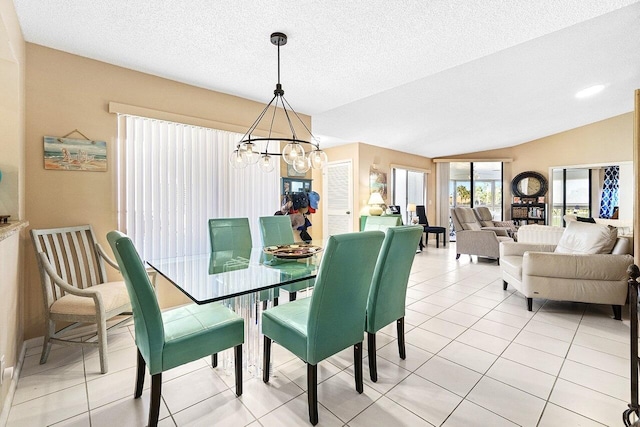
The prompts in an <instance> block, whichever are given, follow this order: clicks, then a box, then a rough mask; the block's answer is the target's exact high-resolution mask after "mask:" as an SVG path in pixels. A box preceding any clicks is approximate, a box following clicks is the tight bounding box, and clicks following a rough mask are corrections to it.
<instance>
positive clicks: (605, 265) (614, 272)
mask: <svg viewBox="0 0 640 427" xmlns="http://www.w3.org/2000/svg"><path fill="white" fill-rule="evenodd" d="M631 264H633V257H632V256H631V255H611V254H593V255H591V254H558V253H544V252H526V253H525V254H524V256H523V259H522V276H523V279H524V277H525V276H537V277H552V278H562V279H573V280H605V281H619V280H623V281H624V280H627V268H628V267H629V266H630V265H631Z"/></svg>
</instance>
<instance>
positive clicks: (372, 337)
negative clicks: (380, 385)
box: [367, 332, 378, 383]
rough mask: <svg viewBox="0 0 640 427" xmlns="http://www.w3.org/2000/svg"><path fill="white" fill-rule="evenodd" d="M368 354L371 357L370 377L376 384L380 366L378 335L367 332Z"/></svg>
mask: <svg viewBox="0 0 640 427" xmlns="http://www.w3.org/2000/svg"><path fill="white" fill-rule="evenodd" d="M367 354H368V355H369V377H371V381H373V382H374V383H375V382H376V381H378V366H377V363H376V334H375V333H374V334H372V333H369V332H367Z"/></svg>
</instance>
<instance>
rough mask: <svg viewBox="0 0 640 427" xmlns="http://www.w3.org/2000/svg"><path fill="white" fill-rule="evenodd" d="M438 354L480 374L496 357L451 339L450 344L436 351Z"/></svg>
mask: <svg viewBox="0 0 640 427" xmlns="http://www.w3.org/2000/svg"><path fill="white" fill-rule="evenodd" d="M438 356H440V357H443V358H445V359H447V360H450V361H452V362H455V363H457V364H458V365H462V366H464V367H467V368H469V369H471V370H474V371H476V372H479V373H481V374H484V373H485V372H486V371H487V370H488V369H489V367H490V366H491V365H492V364H493V362H495V361H496V359H497V358H498V356H496V355H495V354H491V353H488V352H486V351H484V350H480V349H478V348H475V347H470V346H468V345H466V344H462V343H461V342H458V341H452V342H451V344H449V345H448V346H446V347H445V348H444V349H442V350H441V351H440V352H439V353H438Z"/></svg>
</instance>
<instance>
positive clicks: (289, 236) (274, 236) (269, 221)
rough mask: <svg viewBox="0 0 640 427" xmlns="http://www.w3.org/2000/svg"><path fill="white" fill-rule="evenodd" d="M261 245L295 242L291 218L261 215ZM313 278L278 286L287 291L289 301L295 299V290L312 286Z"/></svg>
mask: <svg viewBox="0 0 640 427" xmlns="http://www.w3.org/2000/svg"><path fill="white" fill-rule="evenodd" d="M259 222H260V236H261V237H262V246H277V245H290V244H292V243H295V238H294V236H293V228H291V220H290V219H289V216H288V215H274V216H263V217H260V218H259ZM314 283H315V281H314V280H303V281H300V282H296V283H292V284H289V285H283V286H280V289H284V290H285V291H287V292H288V293H289V301H295V300H296V297H297V292H298V291H301V290H303V289H307V288H310V287H313V284H314Z"/></svg>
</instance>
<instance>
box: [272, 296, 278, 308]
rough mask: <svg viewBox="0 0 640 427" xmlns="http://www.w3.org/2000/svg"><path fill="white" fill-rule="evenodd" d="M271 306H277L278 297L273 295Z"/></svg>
mask: <svg viewBox="0 0 640 427" xmlns="http://www.w3.org/2000/svg"><path fill="white" fill-rule="evenodd" d="M273 306H274V307H277V306H278V297H275V298H274V299H273Z"/></svg>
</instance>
